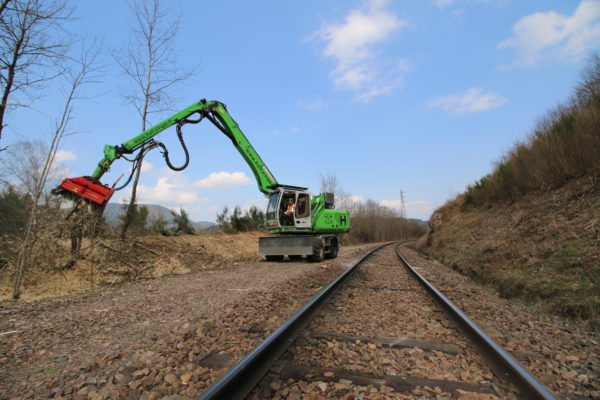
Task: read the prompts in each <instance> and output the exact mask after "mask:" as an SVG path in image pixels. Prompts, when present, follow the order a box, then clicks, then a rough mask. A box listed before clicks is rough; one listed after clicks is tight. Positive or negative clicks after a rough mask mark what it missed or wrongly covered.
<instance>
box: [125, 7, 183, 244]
mask: <svg viewBox="0 0 600 400" xmlns="http://www.w3.org/2000/svg"><path fill="white" fill-rule="evenodd" d="M129 6H130V8H131V11H132V13H133V15H134V24H133V29H132V35H131V41H130V43H129V48H128V51H127V56H126V58H125V59H119V58H116V61H117V63H118V64H119V65H120V66H121V68H122V69H123V71H124V72H125V75H126V76H127V77H128V78H129V81H130V83H131V88H130V90H129V92H128V93H127V94H126V95H125V99H126V100H127V101H128V102H130V103H131V104H133V106H134V107H135V108H136V110H137V111H138V113H139V115H140V118H141V122H142V124H141V125H142V126H141V128H142V132H143V131H145V130H146V129H147V123H148V117H149V115H150V114H154V113H160V112H163V111H166V110H169V109H170V107H171V105H172V98H171V95H170V91H171V89H172V88H173V87H174V86H175V85H177V84H178V83H181V82H183V81H185V80H186V79H188V78H190V77H191V76H192V73H193V69H187V70H183V69H181V68H180V67H178V66H177V65H176V64H175V53H176V48H175V41H176V38H177V33H178V31H179V18H176V19H170V18H169V17H168V14H167V12H166V11H165V10H164V9H163V8H162V7H161V3H160V1H159V0H133V1H132V2H130V3H129ZM144 150H145V149H144V148H143V147H142V149H140V162H139V163H138V167H137V171H135V179H134V181H133V186H132V190H131V198H130V201H129V206H128V208H127V214H126V217H125V220H124V221H123V227H122V230H121V238H125V236H126V234H127V229H128V228H129V225H130V224H131V219H132V216H133V209H134V207H135V200H136V195H137V185H138V182H139V178H140V171H141V166H142V161H143V160H142V159H141V158H143V155H144Z"/></svg>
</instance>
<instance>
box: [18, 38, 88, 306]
mask: <svg viewBox="0 0 600 400" xmlns="http://www.w3.org/2000/svg"><path fill="white" fill-rule="evenodd" d="M98 53H99V49H98V47H97V46H96V47H93V48H91V49H90V48H88V49H83V50H82V53H81V56H80V57H79V58H78V61H77V63H76V64H75V65H73V66H72V67H67V68H65V69H64V71H63V76H64V79H65V87H66V91H65V104H64V107H63V110H62V113H61V115H60V116H59V117H58V118H57V119H56V120H55V121H54V126H53V128H52V134H51V138H50V146H49V149H48V153H47V155H46V158H45V161H44V163H43V166H42V168H41V170H40V171H39V177H38V179H36V180H35V187H34V191H33V195H32V208H31V210H30V212H29V217H28V220H27V224H26V226H25V229H24V232H23V237H22V240H21V242H20V247H19V256H18V259H17V273H16V275H15V281H14V285H13V298H14V299H18V298H19V295H20V287H21V283H22V280H23V276H24V273H25V269H26V267H27V264H28V260H29V258H30V255H31V250H32V246H33V244H34V242H35V235H34V233H35V231H36V229H37V212H38V206H39V201H40V199H41V197H42V195H43V194H44V187H45V185H46V182H47V181H48V176H49V174H50V172H51V171H52V166H53V163H54V158H55V157H56V152H57V151H58V148H59V145H60V143H61V141H62V139H63V138H64V137H65V136H67V135H68V134H69V130H68V125H69V122H70V121H71V119H72V115H73V107H74V105H73V103H74V102H75V101H76V100H77V99H78V96H77V95H78V91H79V90H80V89H81V87H82V86H83V85H86V84H89V83H92V82H94V79H95V77H96V73H97V72H98V70H97V68H96V67H95V62H96V58H97V56H98Z"/></svg>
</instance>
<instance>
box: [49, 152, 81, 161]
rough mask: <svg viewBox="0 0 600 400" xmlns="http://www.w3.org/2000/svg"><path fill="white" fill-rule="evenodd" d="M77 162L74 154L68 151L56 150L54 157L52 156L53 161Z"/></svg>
mask: <svg viewBox="0 0 600 400" xmlns="http://www.w3.org/2000/svg"><path fill="white" fill-rule="evenodd" d="M75 160H77V156H76V155H75V153H73V152H71V151H69V150H58V151H57V152H56V155H55V156H54V161H56V162H63V161H75Z"/></svg>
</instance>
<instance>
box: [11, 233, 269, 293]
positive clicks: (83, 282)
mask: <svg viewBox="0 0 600 400" xmlns="http://www.w3.org/2000/svg"><path fill="white" fill-rule="evenodd" d="M261 235H264V233H263V234H261V233H259V232H246V233H240V234H237V235H226V234H223V233H219V232H210V233H200V234H197V235H183V236H177V237H164V236H158V235H155V236H142V237H138V238H133V239H128V240H126V241H121V240H118V239H97V240H95V241H94V242H90V241H89V240H86V241H84V243H83V246H82V253H81V258H80V259H79V260H78V261H77V263H75V265H74V266H73V267H71V268H57V267H55V265H56V264H59V261H58V260H61V258H60V257H58V254H59V253H62V254H68V253H69V252H68V246H69V243H68V242H67V241H64V243H60V246H61V247H59V248H56V249H55V250H54V249H50V250H49V253H52V254H51V255H48V256H47V257H44V258H43V261H42V262H37V264H36V265H32V266H30V267H29V269H28V270H27V271H26V274H25V281H24V283H23V286H22V290H21V299H22V300H26V301H28V300H37V299H43V298H47V297H52V296H64V295H68V294H73V293H78V292H82V291H89V290H95V289H98V288H100V287H107V286H115V285H119V284H122V283H123V282H127V281H134V280H140V279H141V280H146V279H152V278H157V277H161V276H165V275H182V274H187V273H190V272H196V271H202V270H207V269H211V268H215V267H218V266H220V265H223V264H227V263H232V262H240V261H258V260H259V259H260V257H259V256H258V254H257V253H258V237H259V236H261ZM53 256H54V257H53ZM63 257H64V256H63ZM13 280H14V270H13V269H11V268H6V269H5V270H3V271H0V301H3V300H9V299H10V298H11V296H12V287H13Z"/></svg>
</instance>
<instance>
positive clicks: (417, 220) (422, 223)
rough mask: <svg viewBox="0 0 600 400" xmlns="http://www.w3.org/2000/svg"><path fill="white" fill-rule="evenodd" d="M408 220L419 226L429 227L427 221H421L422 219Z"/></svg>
mask: <svg viewBox="0 0 600 400" xmlns="http://www.w3.org/2000/svg"><path fill="white" fill-rule="evenodd" d="M408 220H409V221H415V222H418V223H419V224H421V225H425V226H429V221H423V220H422V219H419V218H408Z"/></svg>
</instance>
